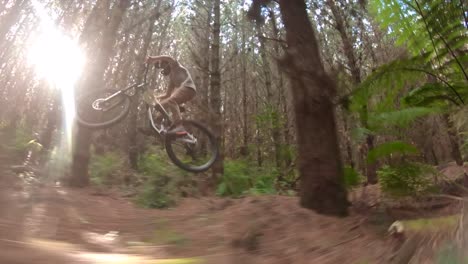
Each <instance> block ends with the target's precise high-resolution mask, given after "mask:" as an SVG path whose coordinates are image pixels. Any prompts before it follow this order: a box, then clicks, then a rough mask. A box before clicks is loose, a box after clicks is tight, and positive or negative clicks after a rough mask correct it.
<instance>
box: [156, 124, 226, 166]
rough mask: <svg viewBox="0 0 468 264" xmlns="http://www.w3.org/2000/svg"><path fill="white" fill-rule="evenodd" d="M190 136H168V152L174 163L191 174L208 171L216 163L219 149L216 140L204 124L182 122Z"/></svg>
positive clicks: (166, 143) (166, 142) (166, 141)
mask: <svg viewBox="0 0 468 264" xmlns="http://www.w3.org/2000/svg"><path fill="white" fill-rule="evenodd" d="M182 124H183V126H184V128H185V129H186V130H187V132H188V134H187V135H186V136H166V140H165V145H166V152H167V155H168V156H169V158H170V159H171V160H172V162H173V163H174V164H175V165H177V166H178V167H180V168H181V169H184V170H186V171H190V172H203V171H206V170H208V169H209V168H210V167H211V166H212V165H213V163H214V162H215V161H216V159H217V158H218V155H219V149H218V146H217V144H216V139H215V137H214V135H213V133H211V131H210V130H208V129H207V128H206V127H204V126H203V125H202V124H200V123H198V122H195V121H192V120H184V121H182Z"/></svg>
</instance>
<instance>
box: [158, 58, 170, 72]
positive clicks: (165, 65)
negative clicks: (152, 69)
mask: <svg viewBox="0 0 468 264" xmlns="http://www.w3.org/2000/svg"><path fill="white" fill-rule="evenodd" d="M156 67H157V68H159V69H162V71H161V74H162V75H165V76H167V75H169V73H171V66H170V65H169V62H167V61H159V62H158V63H157V64H156Z"/></svg>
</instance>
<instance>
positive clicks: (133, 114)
mask: <svg viewBox="0 0 468 264" xmlns="http://www.w3.org/2000/svg"><path fill="white" fill-rule="evenodd" d="M161 2H162V0H159V1H158V3H157V5H156V7H155V8H154V11H153V12H154V14H153V15H152V16H151V19H150V20H149V26H148V31H147V32H146V35H145V37H144V38H143V47H142V48H141V53H139V54H140V56H138V59H137V61H138V62H140V63H139V65H140V66H139V68H138V73H137V80H138V81H139V82H142V81H143V75H144V73H145V66H144V64H143V62H144V60H145V58H146V56H147V54H148V49H149V46H150V44H151V37H152V36H153V32H154V24H155V23H156V20H157V19H158V18H159V15H158V14H159V9H160V7H161ZM139 104H140V96H139V94H136V95H135V96H133V98H132V103H131V108H130V114H129V127H128V139H129V140H128V141H129V147H128V159H129V162H130V166H131V167H132V169H135V170H136V169H138V157H139V150H138V146H137V120H138V105H139ZM146 122H147V121H146Z"/></svg>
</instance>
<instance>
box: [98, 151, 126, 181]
mask: <svg viewBox="0 0 468 264" xmlns="http://www.w3.org/2000/svg"><path fill="white" fill-rule="evenodd" d="M124 162H125V161H124V157H123V156H122V155H121V154H120V153H117V152H107V153H105V154H103V155H93V156H92V157H91V162H90V164H89V174H90V176H91V182H92V183H93V184H95V185H112V184H114V183H116V182H119V177H118V176H119V173H120V172H121V171H122V170H123V168H124Z"/></svg>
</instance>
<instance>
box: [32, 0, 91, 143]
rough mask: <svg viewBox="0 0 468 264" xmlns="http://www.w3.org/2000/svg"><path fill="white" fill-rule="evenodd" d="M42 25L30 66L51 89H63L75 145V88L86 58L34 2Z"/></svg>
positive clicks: (68, 133) (67, 121)
mask: <svg viewBox="0 0 468 264" xmlns="http://www.w3.org/2000/svg"><path fill="white" fill-rule="evenodd" d="M32 3H33V7H34V11H35V13H36V15H37V16H38V17H39V24H38V28H37V31H36V33H35V34H34V35H33V36H32V37H31V38H30V44H29V49H28V53H27V55H28V57H27V58H28V62H29V65H30V66H33V67H34V69H35V72H36V74H37V76H38V77H39V78H44V79H46V80H47V81H48V82H49V84H50V86H51V87H53V88H55V89H59V90H60V91H61V94H62V103H63V104H62V105H63V109H64V112H65V120H64V121H65V122H64V123H65V134H66V136H67V142H68V143H70V142H71V129H72V125H73V120H74V117H75V100H74V87H75V84H76V82H77V80H78V78H79V77H80V75H81V72H82V70H83V66H84V63H85V60H86V58H85V55H84V53H83V52H82V50H81V49H80V47H79V45H78V44H77V41H76V40H74V39H72V38H71V37H69V36H67V35H66V34H64V33H63V32H62V31H61V30H60V29H59V28H58V27H57V26H56V25H55V24H54V23H53V21H52V18H51V17H50V16H49V15H48V14H47V12H46V11H45V10H44V8H43V7H42V5H41V4H40V3H38V2H37V1H33V2H32Z"/></svg>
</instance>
